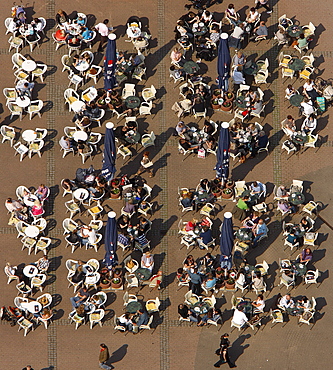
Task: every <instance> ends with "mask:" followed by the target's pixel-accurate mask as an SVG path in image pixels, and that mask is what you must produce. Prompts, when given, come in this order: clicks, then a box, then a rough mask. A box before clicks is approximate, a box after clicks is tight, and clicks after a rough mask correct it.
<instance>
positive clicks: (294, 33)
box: [287, 24, 304, 38]
mask: <svg viewBox="0 0 333 370" xmlns="http://www.w3.org/2000/svg"><path fill="white" fill-rule="evenodd" d="M303 32H304V31H303V29H302V27H300V26H296V25H295V24H293V25H292V26H289V27H288V28H287V34H288V35H289V36H290V37H292V38H296V37H299V36H300V35H301V34H302V33H303Z"/></svg>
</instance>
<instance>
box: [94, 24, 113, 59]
mask: <svg viewBox="0 0 333 370" xmlns="http://www.w3.org/2000/svg"><path fill="white" fill-rule="evenodd" d="M108 23H109V20H108V19H104V21H103V22H100V23H98V24H97V25H96V26H95V29H96V30H97V31H98V33H99V35H100V42H99V45H98V49H97V52H99V53H101V52H103V45H104V44H105V43H106V42H107V41H108V35H109V31H111V30H112V27H108Z"/></svg>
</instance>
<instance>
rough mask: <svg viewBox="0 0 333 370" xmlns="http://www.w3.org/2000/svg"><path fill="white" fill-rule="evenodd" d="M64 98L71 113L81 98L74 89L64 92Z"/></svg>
mask: <svg viewBox="0 0 333 370" xmlns="http://www.w3.org/2000/svg"><path fill="white" fill-rule="evenodd" d="M64 98H65V104H66V103H68V109H69V111H71V110H72V104H73V103H74V102H76V101H78V100H80V97H79V95H78V93H77V92H76V91H74V90H73V89H70V88H68V89H66V90H65V92H64Z"/></svg>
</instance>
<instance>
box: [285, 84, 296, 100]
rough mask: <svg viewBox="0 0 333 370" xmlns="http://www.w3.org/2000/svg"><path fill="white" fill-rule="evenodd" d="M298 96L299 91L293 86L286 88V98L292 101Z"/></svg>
mask: <svg viewBox="0 0 333 370" xmlns="http://www.w3.org/2000/svg"><path fill="white" fill-rule="evenodd" d="M296 94H297V90H296V89H295V88H294V87H293V86H292V85H290V84H289V85H288V86H287V88H286V98H287V99H290V98H291V97H292V96H293V95H296Z"/></svg>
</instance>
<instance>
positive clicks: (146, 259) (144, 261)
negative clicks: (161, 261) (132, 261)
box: [141, 252, 154, 272]
mask: <svg viewBox="0 0 333 370" xmlns="http://www.w3.org/2000/svg"><path fill="white" fill-rule="evenodd" d="M141 267H143V268H145V269H148V270H150V272H152V270H153V268H154V256H152V255H151V254H150V252H146V253H144V254H143V256H142V258H141Z"/></svg>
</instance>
